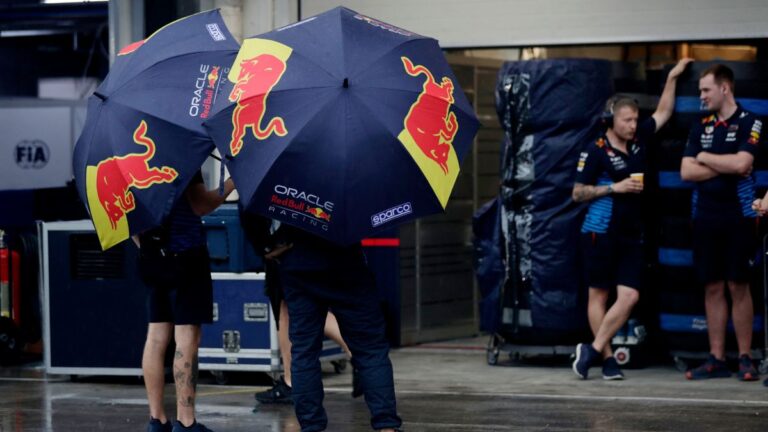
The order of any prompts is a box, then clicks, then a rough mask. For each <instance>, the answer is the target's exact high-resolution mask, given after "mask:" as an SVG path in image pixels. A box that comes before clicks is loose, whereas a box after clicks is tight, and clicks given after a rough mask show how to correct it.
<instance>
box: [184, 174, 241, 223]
mask: <svg viewBox="0 0 768 432" xmlns="http://www.w3.org/2000/svg"><path fill="white" fill-rule="evenodd" d="M234 190H235V183H234V182H233V181H232V179H231V178H230V179H228V180H227V181H225V182H224V195H219V189H218V188H217V189H214V190H208V189H206V188H205V184H203V183H195V184H192V185H190V186H189V187H188V188H187V199H188V200H189V205H190V206H191V207H192V211H193V212H195V214H196V215H198V216H205V215H207V214H208V213H210V212H212V211H214V210H216V209H217V208H218V207H219V206H220V205H221V204H222V203H224V201H225V200H226V199H227V197H228V196H229V194H231V193H232V191H234Z"/></svg>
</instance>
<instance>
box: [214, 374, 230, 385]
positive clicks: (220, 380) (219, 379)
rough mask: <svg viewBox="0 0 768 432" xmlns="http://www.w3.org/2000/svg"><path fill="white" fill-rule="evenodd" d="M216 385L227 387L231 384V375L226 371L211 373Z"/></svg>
mask: <svg viewBox="0 0 768 432" xmlns="http://www.w3.org/2000/svg"><path fill="white" fill-rule="evenodd" d="M211 375H213V379H214V380H216V384H219V385H227V384H228V383H229V374H228V373H226V372H224V371H211Z"/></svg>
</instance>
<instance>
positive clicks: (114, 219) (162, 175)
mask: <svg viewBox="0 0 768 432" xmlns="http://www.w3.org/2000/svg"><path fill="white" fill-rule="evenodd" d="M133 141H134V142H135V143H136V144H139V145H142V146H144V147H146V148H147V150H146V151H145V152H144V153H131V154H127V155H125V156H114V157H111V158H108V159H106V160H103V161H101V162H99V164H98V166H97V167H96V183H95V186H96V192H97V196H98V200H99V204H101V207H102V208H103V209H104V212H105V213H106V215H107V217H108V218H109V222H110V224H111V225H112V229H113V230H114V229H117V224H118V221H120V219H122V218H123V217H124V216H125V215H126V213H128V212H130V211H132V210H133V209H135V208H136V201H135V199H134V197H133V193H131V191H130V190H128V189H129V188H131V187H135V188H137V189H146V188H148V187H150V186H152V185H153V184H158V183H170V182H172V181H174V180H175V179H176V177H178V173H177V172H176V170H175V169H173V168H171V167H167V166H164V167H160V168H150V166H149V161H150V160H152V158H153V157H154V156H155V142H154V141H152V139H151V138H149V137H148V136H147V123H146V122H145V121H144V120H142V121H141V123H140V124H139V126H138V127H137V128H136V130H135V131H134V133H133Z"/></svg>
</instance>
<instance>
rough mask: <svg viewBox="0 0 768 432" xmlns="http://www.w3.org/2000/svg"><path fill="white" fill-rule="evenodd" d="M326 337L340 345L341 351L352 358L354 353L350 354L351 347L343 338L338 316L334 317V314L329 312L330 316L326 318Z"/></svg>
mask: <svg viewBox="0 0 768 432" xmlns="http://www.w3.org/2000/svg"><path fill="white" fill-rule="evenodd" d="M325 336H326V337H328V338H330V339H331V340H332V341H334V342H336V343H337V344H339V346H341V349H342V350H344V352H345V353H346V354H347V357H352V353H351V352H349V347H348V346H347V344H346V342H344V339H343V338H342V337H341V330H339V322H338V321H336V315H334V314H333V312H328V316H326V317H325Z"/></svg>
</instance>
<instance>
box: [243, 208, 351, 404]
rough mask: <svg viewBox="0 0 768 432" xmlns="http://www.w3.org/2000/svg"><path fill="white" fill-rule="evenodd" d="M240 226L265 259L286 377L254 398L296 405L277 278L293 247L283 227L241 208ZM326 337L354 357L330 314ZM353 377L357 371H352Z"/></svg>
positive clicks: (286, 317)
mask: <svg viewBox="0 0 768 432" xmlns="http://www.w3.org/2000/svg"><path fill="white" fill-rule="evenodd" d="M240 224H241V225H242V227H243V231H244V233H245V236H246V238H247V239H248V241H249V242H250V243H251V245H252V246H253V248H254V250H255V251H256V252H257V253H259V254H260V255H262V258H263V260H264V272H265V284H264V285H265V291H266V294H267V297H269V302H270V304H271V305H272V314H273V316H274V317H275V324H276V326H277V339H278V345H279V347H280V357H281V359H282V361H283V375H282V376H281V377H280V378H279V379H278V380H277V381H276V382H275V383H274V385H273V386H272V388H270V389H268V390H265V391H262V392H258V393H256V394H255V395H254V397H255V398H256V400H257V401H258V402H259V403H262V404H272V403H278V404H280V403H293V399H291V394H292V390H293V380H292V377H291V359H292V357H291V341H290V338H289V337H288V326H289V322H290V321H289V315H288V306H287V305H286V304H285V301H284V300H283V298H284V295H283V287H282V285H281V284H280V277H279V275H278V274H277V271H278V268H277V267H276V266H277V264H278V262H279V260H280V255H281V254H282V253H283V252H285V251H287V250H288V249H290V248H291V246H292V245H291V244H286V243H284V241H283V240H281V235H280V229H279V226H280V224H279V223H278V222H273V221H272V219H269V218H265V217H263V216H260V215H257V214H254V213H249V212H245V211H243V209H242V208H240ZM323 333H324V335H325V336H326V337H328V338H330V339H331V340H333V341H334V342H336V343H337V344H339V346H340V347H341V349H342V350H343V351H344V352H345V353H346V354H347V357H351V353H350V352H349V347H347V344H346V343H345V342H344V339H343V338H342V337H341V331H340V330H339V323H338V321H337V320H336V316H335V315H334V314H333V313H332V312H328V315H327V317H326V319H325V329H324V332H323ZM353 373H354V369H353ZM356 377H357V374H356V373H354V375H353V379H352V397H359V396H361V395H362V392H361V391H360V389H359V386H357V385H356V384H357V379H356Z"/></svg>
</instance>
